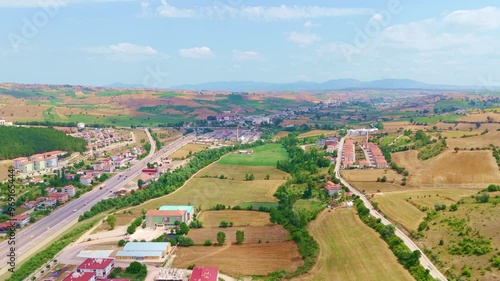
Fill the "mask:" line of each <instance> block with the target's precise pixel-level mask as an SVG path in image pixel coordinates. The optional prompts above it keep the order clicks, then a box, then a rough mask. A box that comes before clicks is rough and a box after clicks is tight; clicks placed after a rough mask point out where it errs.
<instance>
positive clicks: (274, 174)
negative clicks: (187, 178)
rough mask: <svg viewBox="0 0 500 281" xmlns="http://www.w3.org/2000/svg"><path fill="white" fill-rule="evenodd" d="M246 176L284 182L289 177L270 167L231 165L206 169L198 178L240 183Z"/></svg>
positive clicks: (214, 165)
mask: <svg viewBox="0 0 500 281" xmlns="http://www.w3.org/2000/svg"><path fill="white" fill-rule="evenodd" d="M246 174H249V175H250V174H253V175H254V177H255V180H264V178H265V177H266V176H267V175H269V179H270V180H284V179H286V178H287V177H288V176H289V175H288V174H287V173H285V172H283V171H281V170H278V169H276V168H274V167H273V168H272V167H268V166H244V165H231V164H213V165H211V166H210V167H208V168H206V169H204V170H203V171H202V172H200V173H199V174H198V175H197V176H196V177H198V178H203V177H215V176H217V177H220V176H221V175H224V177H226V178H228V179H234V180H239V181H244V180H245V175H246Z"/></svg>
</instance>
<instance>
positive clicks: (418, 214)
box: [371, 187, 478, 231]
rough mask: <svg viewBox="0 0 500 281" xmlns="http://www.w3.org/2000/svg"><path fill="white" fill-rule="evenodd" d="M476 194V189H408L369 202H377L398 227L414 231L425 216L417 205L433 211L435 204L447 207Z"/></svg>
mask: <svg viewBox="0 0 500 281" xmlns="http://www.w3.org/2000/svg"><path fill="white" fill-rule="evenodd" d="M477 192H478V189H475V188H459V187H455V188H451V187H450V188H422V189H408V190H403V191H393V192H383V193H382V194H377V195H375V197H373V198H372V199H371V200H372V201H373V202H378V203H379V208H380V210H381V211H382V212H383V213H384V214H385V215H387V216H388V217H389V218H390V219H391V220H393V221H394V222H396V223H397V224H398V225H399V226H403V229H406V230H407V231H410V230H414V231H415V230H417V228H418V225H419V224H420V222H422V221H423V219H424V217H425V216H426V213H425V212H424V211H421V210H419V208H418V205H420V206H422V207H428V208H429V209H430V210H433V209H434V204H435V203H442V204H446V206H448V207H449V206H450V205H451V204H453V203H456V202H457V201H458V200H460V199H462V198H464V197H468V196H470V195H473V194H476V193H477ZM424 196H425V197H424ZM417 197H418V198H417ZM410 198H411V199H410ZM406 199H408V200H409V201H410V202H408V201H406ZM411 202H412V203H415V204H416V205H417V206H415V205H413V204H412V203H411Z"/></svg>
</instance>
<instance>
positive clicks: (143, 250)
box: [116, 242, 170, 261]
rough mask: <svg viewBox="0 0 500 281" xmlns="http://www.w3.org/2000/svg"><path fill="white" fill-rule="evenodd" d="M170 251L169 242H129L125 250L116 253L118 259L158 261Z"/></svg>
mask: <svg viewBox="0 0 500 281" xmlns="http://www.w3.org/2000/svg"><path fill="white" fill-rule="evenodd" d="M169 252H170V243H169V242H128V243H127V244H125V246H124V247H123V250H121V251H119V252H118V253H117V254H116V259H119V260H151V261H158V260H159V259H163V258H165V255H166V254H167V253H169Z"/></svg>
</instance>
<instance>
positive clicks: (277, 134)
mask: <svg viewBox="0 0 500 281" xmlns="http://www.w3.org/2000/svg"><path fill="white" fill-rule="evenodd" d="M288 134H290V132H285V131H280V132H278V133H276V135H274V137H273V140H279V139H281V138H284V137H286V136H288Z"/></svg>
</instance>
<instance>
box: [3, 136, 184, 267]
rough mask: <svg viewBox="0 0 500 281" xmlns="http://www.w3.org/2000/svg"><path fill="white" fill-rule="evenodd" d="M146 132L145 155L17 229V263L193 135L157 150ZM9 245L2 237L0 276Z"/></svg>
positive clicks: (5, 264)
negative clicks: (92, 188) (133, 163)
mask: <svg viewBox="0 0 500 281" xmlns="http://www.w3.org/2000/svg"><path fill="white" fill-rule="evenodd" d="M145 130H146V129H145ZM146 133H147V135H148V138H149V141H150V143H151V150H150V153H149V155H148V156H147V157H145V158H144V159H142V160H141V161H140V162H138V163H137V164H135V165H134V166H132V167H131V168H129V169H127V170H125V171H123V172H121V173H119V174H116V175H115V176H114V177H112V178H110V179H109V180H107V181H106V182H105V183H104V184H101V185H99V186H98V187H96V188H94V190H92V191H90V192H87V193H85V194H83V195H82V196H80V198H78V199H76V200H72V201H70V202H68V203H66V204H64V205H63V206H61V207H60V208H59V209H57V210H55V211H53V212H52V213H51V214H50V215H48V216H47V217H44V218H42V219H41V220H39V221H37V222H36V223H34V224H31V225H29V226H27V227H25V228H22V229H20V230H18V232H17V233H16V237H15V238H16V239H15V242H16V244H15V248H16V250H15V254H16V263H18V264H19V263H20V261H21V259H25V258H26V257H24V256H23V253H26V252H28V251H30V250H31V248H33V247H34V246H35V245H36V247H41V246H43V245H45V244H46V243H48V242H49V241H47V240H48V239H47V238H48V237H50V235H51V234H53V233H54V232H56V231H57V230H59V229H61V228H62V227H64V226H65V225H67V224H68V223H70V222H72V221H74V220H76V219H78V217H79V216H80V215H82V214H83V213H84V212H85V211H88V210H90V208H91V207H92V206H93V205H94V204H96V203H97V202H99V201H101V200H102V199H105V198H107V197H109V196H110V195H111V194H112V193H113V192H114V191H118V190H119V189H120V188H122V187H123V186H124V185H126V184H127V183H128V182H129V181H131V180H133V179H134V178H135V177H136V176H138V175H139V174H140V173H141V170H142V169H143V168H144V167H145V165H146V164H147V163H148V162H154V161H157V160H159V159H160V158H161V157H162V156H163V155H165V154H167V153H168V154H170V153H173V152H174V151H176V150H177V149H179V148H180V147H182V146H183V145H185V144H187V143H189V142H190V141H192V140H193V139H194V135H187V136H184V137H181V138H180V139H178V140H176V141H174V142H172V143H170V144H168V145H167V146H165V147H163V148H162V149H161V150H160V151H158V152H156V153H154V152H155V150H156V144H155V142H154V140H153V139H152V137H151V135H150V134H149V132H148V131H147V130H146ZM120 175H121V177H120ZM100 186H104V187H103V189H102V190H101V189H100V188H99V187H100ZM42 244H43V245H42ZM10 247H12V245H8V244H7V241H3V242H2V243H0V276H1V275H3V274H4V273H6V272H7V269H8V268H9V267H10V266H9V265H7V257H6V256H7V254H9V253H10V251H9V248H10Z"/></svg>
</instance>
